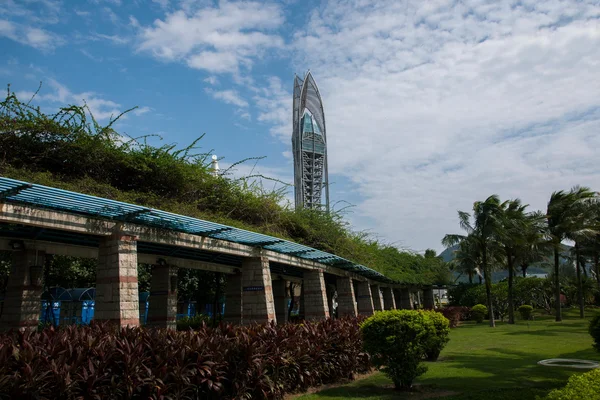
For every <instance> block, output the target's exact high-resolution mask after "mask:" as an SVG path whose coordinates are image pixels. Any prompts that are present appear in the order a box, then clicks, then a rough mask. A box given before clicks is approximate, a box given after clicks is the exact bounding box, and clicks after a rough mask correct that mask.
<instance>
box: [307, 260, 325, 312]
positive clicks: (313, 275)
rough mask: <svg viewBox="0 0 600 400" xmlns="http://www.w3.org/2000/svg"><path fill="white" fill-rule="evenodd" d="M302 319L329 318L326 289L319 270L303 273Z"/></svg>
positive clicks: (323, 278)
mask: <svg viewBox="0 0 600 400" xmlns="http://www.w3.org/2000/svg"><path fill="white" fill-rule="evenodd" d="M304 307H305V309H304V318H306V319H325V318H329V306H328V304H327V288H326V287H325V277H324V276H323V271H321V270H310V271H304Z"/></svg>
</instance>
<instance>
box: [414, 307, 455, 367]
mask: <svg viewBox="0 0 600 400" xmlns="http://www.w3.org/2000/svg"><path fill="white" fill-rule="evenodd" d="M421 312H422V313H424V314H425V315H426V316H427V318H429V319H430V320H431V322H432V323H433V327H434V328H435V335H432V336H430V337H429V340H428V341H427V348H426V349H425V357H426V359H427V361H436V360H437V359H438V357H439V356H440V353H441V352H442V349H443V348H444V347H446V343H448V341H449V340H450V338H448V336H449V335H450V322H449V321H448V318H446V317H444V316H443V315H442V314H441V313H439V312H437V311H421Z"/></svg>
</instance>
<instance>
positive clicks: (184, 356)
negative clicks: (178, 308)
mask: <svg viewBox="0 0 600 400" xmlns="http://www.w3.org/2000/svg"><path fill="white" fill-rule="evenodd" d="M359 322H360V320H359V319H356V318H344V319H339V320H327V321H320V322H313V323H311V322H308V323H303V324H285V325H280V326H275V325H250V326H233V325H225V324H222V325H220V326H219V327H217V328H209V327H206V326H202V327H201V328H200V329H199V330H197V331H186V332H174V331H168V330H157V329H145V328H127V329H120V328H118V327H115V326H111V325H107V324H97V323H96V324H92V326H89V327H85V326H80V327H77V326H70V327H66V328H64V329H60V330H54V329H52V328H50V329H46V330H44V331H42V332H33V333H31V332H26V333H18V332H9V333H7V334H3V335H0V398H6V399H13V398H14V399H108V398H110V399H198V398H201V399H217V398H219V399H222V398H223V399H239V398H252V399H281V398H282V397H283V395H284V394H285V393H289V392H295V391H302V390H304V389H306V388H308V387H310V386H316V385H320V384H325V383H332V382H336V381H339V380H342V379H345V378H352V376H353V375H354V374H356V373H362V372H366V371H368V370H369V369H370V367H371V365H370V359H369V356H368V355H367V354H366V353H364V352H363V350H362V338H361V335H360V330H359Z"/></svg>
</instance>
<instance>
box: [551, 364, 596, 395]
mask: <svg viewBox="0 0 600 400" xmlns="http://www.w3.org/2000/svg"><path fill="white" fill-rule="evenodd" d="M573 399H585V400H600V369H595V370H593V371H590V372H586V373H585V374H581V375H572V376H571V377H570V378H569V382H568V383H567V386H565V387H564V388H562V389H554V390H553V391H551V392H550V393H548V396H546V398H545V400H573Z"/></svg>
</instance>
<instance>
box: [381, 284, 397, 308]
mask: <svg viewBox="0 0 600 400" xmlns="http://www.w3.org/2000/svg"><path fill="white" fill-rule="evenodd" d="M382 289H383V305H384V307H385V309H386V310H395V309H396V299H394V291H393V289H392V288H391V287H384V288H382Z"/></svg>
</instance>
